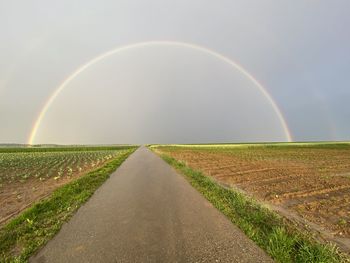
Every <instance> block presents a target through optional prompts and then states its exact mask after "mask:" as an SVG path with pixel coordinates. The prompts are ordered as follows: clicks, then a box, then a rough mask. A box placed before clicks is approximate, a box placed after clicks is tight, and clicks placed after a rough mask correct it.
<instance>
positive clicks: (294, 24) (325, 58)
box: [0, 0, 350, 143]
mask: <svg viewBox="0 0 350 263" xmlns="http://www.w3.org/2000/svg"><path fill="white" fill-rule="evenodd" d="M349 10H350V2H349V1H347V0H343V1H341V0H335V1H327V0H323V1H321V0H320V1H311V0H310V1H305V0H300V1H289V0H288V1H287V0H285V1H280V0H278V1H277V0H274V1H273V0H263V1H262V0H256V1H246V0H244V1H243V0H242V1H231V0H230V1H209V0H207V1H203V0H191V1H188V0H186V1H185V0H184V1H182V0H179V1H168V0H151V1H141V0H140V1H132V0H128V1H115V0H113V1H112V0H111V1H87V0H84V1H68V0H67V1H66V0H63V1H47V0H46V1H44V0H43V1H16V0H11V1H10V0H8V1H4V0H0V58H1V59H0V124H1V126H0V142H27V140H28V137H29V135H30V132H31V130H32V127H33V124H34V122H35V120H36V118H37V116H38V114H39V113H40V111H41V109H42V107H43V105H44V104H45V102H46V101H47V99H48V97H49V96H50V94H52V92H53V91H54V90H55V89H56V88H57V87H58V86H59V85H60V83H61V82H62V81H63V80H64V79H66V78H67V77H68V76H69V75H70V74H72V72H74V71H75V70H76V69H77V68H78V67H79V66H81V65H83V64H85V63H86V62H88V61H89V60H91V59H93V58H95V57H96V56H98V55H100V54H102V53H104V52H106V51H108V50H111V49H113V48H116V47H118V46H124V45H128V44H132V43H138V42H144V41H154V40H169V41H180V42H186V43H193V44H196V45H200V46H203V47H206V48H209V49H211V50H214V51H215V52H218V53H221V54H223V55H224V56H226V57H228V58H230V59H231V60H233V61H235V62H237V63H239V64H241V65H242V66H243V67H244V68H245V69H246V70H248V71H249V72H250V73H251V74H252V75H253V76H254V77H255V78H256V79H258V80H259V81H260V82H261V83H262V84H263V86H264V87H265V88H266V89H267V90H268V92H269V93H270V94H271V96H272V97H273V98H274V100H275V101H276V103H277V104H278V106H279V108H280V109H281V111H282V113H283V115H284V116H285V119H286V121H287V123H288V126H289V128H290V130H291V133H292V134H293V138H294V140H298V141H300V140H349V139H350V122H349V119H350V106H349V103H348V101H349V98H350V78H349V70H350V30H349V28H348V26H349V25H350V16H349ZM266 140H268V141H279V140H285V134H284V133H283V130H282V128H281V124H280V122H279V121H278V118H277V117H276V114H275V113H274V111H273V109H272V108H271V105H269V103H268V102H267V101H266V98H264V97H263V96H262V94H261V92H260V93H259V91H258V90H257V88H256V87H254V85H253V84H252V83H251V82H250V81H249V80H248V79H246V78H244V76H242V74H241V73H240V72H239V71H237V70H234V69H233V68H232V67H229V66H228V65H227V64H225V63H223V62H222V61H219V60H218V59H215V58H214V57H211V56H209V55H208V54H204V53H203V52H202V53H201V52H199V51H196V50H189V49H186V48H183V49H179V48H176V47H149V48H142V49H138V50H129V51H128V52H124V53H123V54H118V55H115V56H113V57H110V58H108V59H106V60H104V61H102V62H101V63H98V64H97V65H94V66H93V67H91V68H89V69H88V70H86V72H83V73H82V74H81V75H79V77H78V78H76V79H75V80H74V81H72V83H70V84H69V85H68V86H67V88H66V89H65V90H64V91H63V92H62V93H61V94H60V95H59V96H58V97H57V99H56V101H55V102H54V103H53V104H52V106H51V108H50V110H49V111H48V113H47V115H46V116H45V118H44V120H43V123H42V125H41V127H40V129H39V131H38V134H37V136H36V141H35V142H38V143H40V142H52V143H123V142H125V143H148V142H162V143H172V142H175V143H189V142H209V141H210V142H213V141H217V142H220V141H266Z"/></svg>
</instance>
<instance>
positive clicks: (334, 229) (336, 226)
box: [161, 147, 350, 241]
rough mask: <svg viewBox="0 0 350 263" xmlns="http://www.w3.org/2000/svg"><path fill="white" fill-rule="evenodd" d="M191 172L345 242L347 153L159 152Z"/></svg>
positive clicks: (349, 233)
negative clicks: (229, 187)
mask: <svg viewBox="0 0 350 263" xmlns="http://www.w3.org/2000/svg"><path fill="white" fill-rule="evenodd" d="M161 150H162V151H163V152H166V153H167V154H169V155H170V156H172V157H174V158H175V159H177V160H181V161H184V162H185V163H187V165H188V166H190V167H192V168H193V169H197V170H201V171H203V172H204V173H205V174H207V175H209V176H212V177H214V178H215V179H216V180H218V181H219V182H222V183H223V184H226V185H231V186H235V187H238V188H240V189H242V190H244V191H246V192H248V193H250V194H252V195H253V196H255V197H257V198H258V199H260V200H262V201H265V202H268V203H271V204H272V205H273V206H277V207H281V208H283V209H286V210H287V211H290V212H292V213H294V214H296V215H298V216H300V217H302V218H305V219H307V220H309V221H310V222H312V223H315V224H317V225H318V226H320V227H322V228H324V229H326V230H327V231H331V233H332V234H333V235H334V237H338V238H346V239H347V240H348V241H349V238H350V178H349V172H350V150H349V149H322V148H291V149H278V148H276V149H274V148H271V149H269V148H263V147H260V148H259V147H256V148H245V149H240V150H239V149H238V150H234V149H233V150H232V149H231V150H205V149H200V150H198V149H188V148H178V149H177V148H175V149H174V148H161Z"/></svg>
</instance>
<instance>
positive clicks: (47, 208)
mask: <svg viewBox="0 0 350 263" xmlns="http://www.w3.org/2000/svg"><path fill="white" fill-rule="evenodd" d="M135 149H136V148H133V149H128V150H123V151H122V153H121V154H120V155H119V156H118V157H116V159H114V160H111V161H110V162H108V163H107V164H105V165H104V166H103V167H101V168H99V169H96V170H94V171H92V172H89V173H88V174H86V175H84V176H82V177H80V178H79V179H77V180H75V181H73V182H70V183H68V184H66V185H64V186H62V187H60V188H58V189H57V190H56V191H54V192H53V194H52V195H51V196H50V197H49V198H47V199H44V200H42V201H40V202H38V203H36V204H34V205H33V206H32V207H31V208H29V209H27V210H25V211H24V212H23V213H22V214H20V215H19V216H18V217H16V218H15V219H13V220H12V221H10V222H9V223H8V224H7V225H6V226H4V227H3V228H2V229H0V262H27V260H28V259H29V257H30V256H31V255H32V254H33V253H34V252H35V251H37V250H38V249H39V248H41V247H42V246H43V245H44V244H46V243H47V242H48V241H49V240H50V239H51V238H52V237H53V236H54V235H55V234H56V233H57V232H58V231H59V230H60V229H61V227H62V225H63V223H64V222H66V221H67V220H68V219H70V218H71V217H72V216H73V214H74V213H75V211H76V210H77V209H78V208H79V207H80V206H81V205H82V204H83V203H85V202H86V201H87V200H88V199H89V197H91V196H92V194H93V193H94V192H95V190H96V189H97V188H99V187H100V186H101V185H102V183H103V182H104V181H105V180H106V179H107V178H108V177H109V175H110V174H111V173H112V172H114V171H115V170H116V169H117V168H118V167H119V166H120V165H121V164H122V163H123V161H124V160H125V159H126V158H127V157H128V156H129V155H130V154H131V153H132V152H134V151H135Z"/></svg>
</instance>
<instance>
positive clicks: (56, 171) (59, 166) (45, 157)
mask: <svg viewBox="0 0 350 263" xmlns="http://www.w3.org/2000/svg"><path fill="white" fill-rule="evenodd" d="M126 149H128V147H127V146H122V147H117V146H113V147H111V146H109V147H84V146H83V147H82V146H79V147H49V148H45V147H44V148H28V147H22V148H21V147H12V148H10V147H3V148H0V224H3V223H4V222H6V221H8V220H9V219H10V218H12V217H13V216H14V215H16V214H18V213H19V212H20V211H22V210H23V209H25V208H27V207H28V206H30V205H31V204H32V203H33V202H35V201H37V200H40V199H42V198H44V197H46V196H48V195H49V194H50V193H52V192H53V191H54V190H55V189H56V188H58V187H59V186H61V185H64V184H66V183H68V182H70V181H72V180H74V179H76V178H78V177H80V176H81V175H83V174H86V173H87V172H89V171H91V170H94V169H97V168H99V167H101V166H103V165H104V164H105V163H106V162H108V161H110V160H113V159H115V158H116V157H118V156H119V155H121V154H123V153H124V152H125V151H126Z"/></svg>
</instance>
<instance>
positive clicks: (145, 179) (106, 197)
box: [30, 147, 272, 263]
mask: <svg viewBox="0 0 350 263" xmlns="http://www.w3.org/2000/svg"><path fill="white" fill-rule="evenodd" d="M30 262H50V263H51V262H71V263H72V262H84V263H87V262H106V263H107V262H272V260H271V259H270V258H269V257H268V256H267V255H266V254H265V252H263V251H262V250H261V249H260V248H259V247H257V246H256V245H255V244H254V243H253V242H252V241H251V240H250V239H248V238H247V237H246V236H245V235H244V234H243V233H242V232H241V231H240V230H239V229H238V228H237V227H236V226H234V225H232V223H231V222H230V221H229V220H228V219H227V218H226V217H225V216H224V215H222V214H221V213H220V212H219V211H218V210H217V209H215V208H214V207H213V206H212V205H211V204H210V203H209V202H208V201H207V200H206V199H204V198H203V197H202V196H201V194H199V193H198V192H197V191H196V190H195V189H193V188H192V187H191V186H190V185H189V183H188V182H187V181H186V180H185V179H184V178H183V177H182V176H181V175H179V174H177V173H176V171H175V170H174V169H172V168H171V167H170V166H169V165H168V164H166V163H165V162H164V161H163V160H162V159H161V158H159V157H158V156H156V155H155V154H154V153H152V152H151V151H150V150H148V149H147V148H145V147H141V148H139V149H138V150H137V151H136V152H135V153H134V154H132V155H131V156H130V157H129V158H128V159H127V160H126V161H125V162H124V163H123V164H122V165H121V166H120V168H119V169H118V170H117V171H116V172H115V173H114V174H113V175H111V177H110V178H109V179H108V180H107V181H106V182H105V183H104V184H103V185H102V186H101V187H100V188H99V189H98V190H97V191H96V192H95V194H94V195H93V196H92V197H91V199H90V200H89V201H88V202H87V203H86V204H85V205H84V206H82V207H81V208H80V209H79V210H78V212H77V213H76V214H75V215H74V216H73V218H72V219H71V220H70V221H69V222H68V223H66V224H65V225H64V226H63V227H62V229H61V231H60V232H59V233H58V234H57V235H56V236H55V237H54V238H53V239H52V240H51V241H50V242H49V243H48V244H47V245H46V246H45V247H44V248H43V249H42V250H41V251H40V252H39V253H38V254H37V255H36V256H34V257H32V258H31V259H30Z"/></svg>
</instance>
